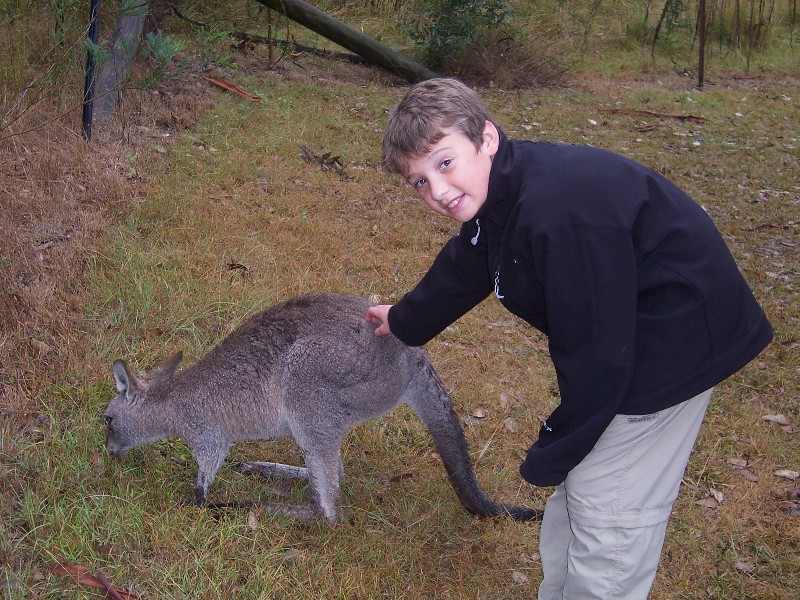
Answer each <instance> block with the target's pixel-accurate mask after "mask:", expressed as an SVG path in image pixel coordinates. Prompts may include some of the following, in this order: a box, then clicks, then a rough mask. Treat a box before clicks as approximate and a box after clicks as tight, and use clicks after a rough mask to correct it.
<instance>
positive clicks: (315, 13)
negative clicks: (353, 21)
mask: <svg viewBox="0 0 800 600" xmlns="http://www.w3.org/2000/svg"><path fill="white" fill-rule="evenodd" d="M256 2H258V3H259V4H263V5H264V6H266V7H268V8H271V9H272V10H274V11H276V12H279V13H281V14H282V15H284V16H285V17H287V18H288V19H291V20H292V21H295V22H297V23H299V24H300V25H303V26H304V27H307V28H308V29H310V30H311V31H313V32H315V33H318V34H320V35H321V36H323V37H325V38H327V39H329V40H331V41H332V42H335V43H336V44H339V45H340V46H342V47H343V48H347V49H348V50H350V51H351V52H355V53H356V54H358V55H359V56H362V57H364V58H365V59H367V61H369V62H370V63H372V64H374V65H378V66H379V67H383V68H384V69H386V70H388V71H391V72H392V73H394V74H395V75H399V76H400V77H402V78H403V79H405V80H406V81H408V82H410V83H416V82H417V81H422V80H423V79H431V78H432V77H436V73H434V72H433V71H431V70H430V69H428V68H427V67H425V66H423V65H421V64H419V63H417V62H415V61H413V60H411V59H410V58H408V57H407V56H405V55H404V54H402V53H400V52H397V51H396V50H393V49H392V48H389V47H388V46H386V45H385V44H381V43H380V42H379V41H377V40H376V39H373V38H371V37H369V36H368V35H365V34H363V33H361V32H360V31H358V30H357V29H355V28H353V27H351V26H350V25H347V24H346V23H342V22H341V21H339V20H337V19H335V18H333V17H331V16H330V15H328V14H326V13H324V12H322V11H321V10H319V9H317V8H314V7H313V6H311V5H310V4H308V3H307V2H303V0H256Z"/></svg>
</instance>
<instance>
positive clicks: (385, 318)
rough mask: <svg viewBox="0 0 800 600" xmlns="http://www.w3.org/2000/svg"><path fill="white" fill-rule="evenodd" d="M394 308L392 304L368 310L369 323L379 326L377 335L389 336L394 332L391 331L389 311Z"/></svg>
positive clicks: (371, 307)
mask: <svg viewBox="0 0 800 600" xmlns="http://www.w3.org/2000/svg"><path fill="white" fill-rule="evenodd" d="M390 308H392V305H391V304H380V305H378V306H370V307H369V309H368V310H367V321H369V322H370V323H375V324H376V325H378V327H377V329H375V335H389V334H391V333H392V330H391V329H389V309H390Z"/></svg>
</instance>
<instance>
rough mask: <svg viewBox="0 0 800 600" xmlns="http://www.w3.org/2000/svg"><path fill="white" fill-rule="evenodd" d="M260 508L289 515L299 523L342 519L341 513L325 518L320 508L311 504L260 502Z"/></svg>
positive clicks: (331, 521) (277, 513)
mask: <svg viewBox="0 0 800 600" xmlns="http://www.w3.org/2000/svg"><path fill="white" fill-rule="evenodd" d="M261 506H262V508H263V509H264V510H265V511H267V512H271V513H273V514H276V515H283V516H284V517H289V518H290V519H294V520H295V521H298V522H300V523H312V522H314V521H325V520H327V521H328V522H329V523H339V522H341V521H342V518H341V515H340V514H339V515H337V516H335V517H332V518H331V517H328V518H326V517H325V515H324V514H323V512H322V510H320V509H319V508H316V507H314V506H311V505H306V506H300V505H297V504H281V503H279V502H262V503H261Z"/></svg>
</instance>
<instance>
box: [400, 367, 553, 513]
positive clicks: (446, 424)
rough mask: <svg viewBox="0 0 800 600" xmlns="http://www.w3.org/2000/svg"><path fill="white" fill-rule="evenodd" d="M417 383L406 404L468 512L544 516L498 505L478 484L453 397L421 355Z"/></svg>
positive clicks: (539, 511) (527, 510)
mask: <svg viewBox="0 0 800 600" xmlns="http://www.w3.org/2000/svg"><path fill="white" fill-rule="evenodd" d="M418 356H419V358H418V364H417V365H415V366H416V369H415V371H416V374H417V375H416V377H415V379H416V381H415V383H417V384H420V385H412V386H411V388H412V389H411V390H409V391H410V392H412V397H409V398H408V400H407V403H408V405H409V406H411V408H412V409H413V410H414V412H416V413H417V415H418V416H419V418H420V419H422V422H423V423H425V425H426V427H427V428H428V431H430V433H431V436H432V437H433V441H434V443H435V444H436V450H437V451H438V452H439V456H441V457H442V461H443V462H444V466H445V469H447V475H448V478H449V479H450V483H451V484H452V486H453V489H455V492H456V494H457V495H458V499H459V500H460V501H461V504H463V505H464V508H466V509H467V510H468V511H469V512H471V513H472V514H475V515H478V516H481V517H496V516H500V515H508V516H510V517H511V518H512V519H513V520H515V521H530V520H533V519H539V518H541V516H542V514H543V513H542V511H541V510H536V509H533V508H527V507H525V506H514V505H507V504H502V503H500V502H495V501H494V500H492V499H491V498H489V497H488V496H487V495H486V494H485V493H484V491H483V490H482V489H481V488H480V486H479V485H478V481H477V479H476V478H475V471H474V470H473V469H472V463H471V462H470V458H469V447H468V446H467V440H466V437H465V436H464V430H463V428H462V427H461V421H460V418H459V416H458V415H457V414H456V412H455V410H454V409H453V403H452V401H451V399H450V394H448V393H447V389H445V387H444V383H442V380H441V379H440V378H439V375H438V374H437V373H436V370H435V369H434V368H433V365H432V364H431V363H430V361H429V360H428V358H427V356H426V355H425V354H424V353H420V354H419V355H418Z"/></svg>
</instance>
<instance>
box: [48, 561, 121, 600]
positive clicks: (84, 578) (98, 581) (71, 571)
mask: <svg viewBox="0 0 800 600" xmlns="http://www.w3.org/2000/svg"><path fill="white" fill-rule="evenodd" d="M53 574H54V575H56V576H57V577H70V578H72V580H73V581H75V583H78V584H80V585H86V586H89V587H93V588H97V589H99V590H106V592H107V593H108V594H109V595H111V597H112V598H113V597H115V596H114V594H116V597H117V598H123V599H127V600H136V598H137V596H136V595H135V594H131V593H130V592H126V591H124V590H120V589H117V588H115V587H113V586H111V585H110V584H109V583H108V580H107V579H106V578H105V577H104V576H103V575H102V573H99V575H100V577H95V576H94V575H92V574H91V573H90V572H89V569H87V568H86V567H81V566H78V565H73V564H71V563H66V562H59V563H56V564H54V565H53ZM103 580H105V582H104V581H103Z"/></svg>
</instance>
